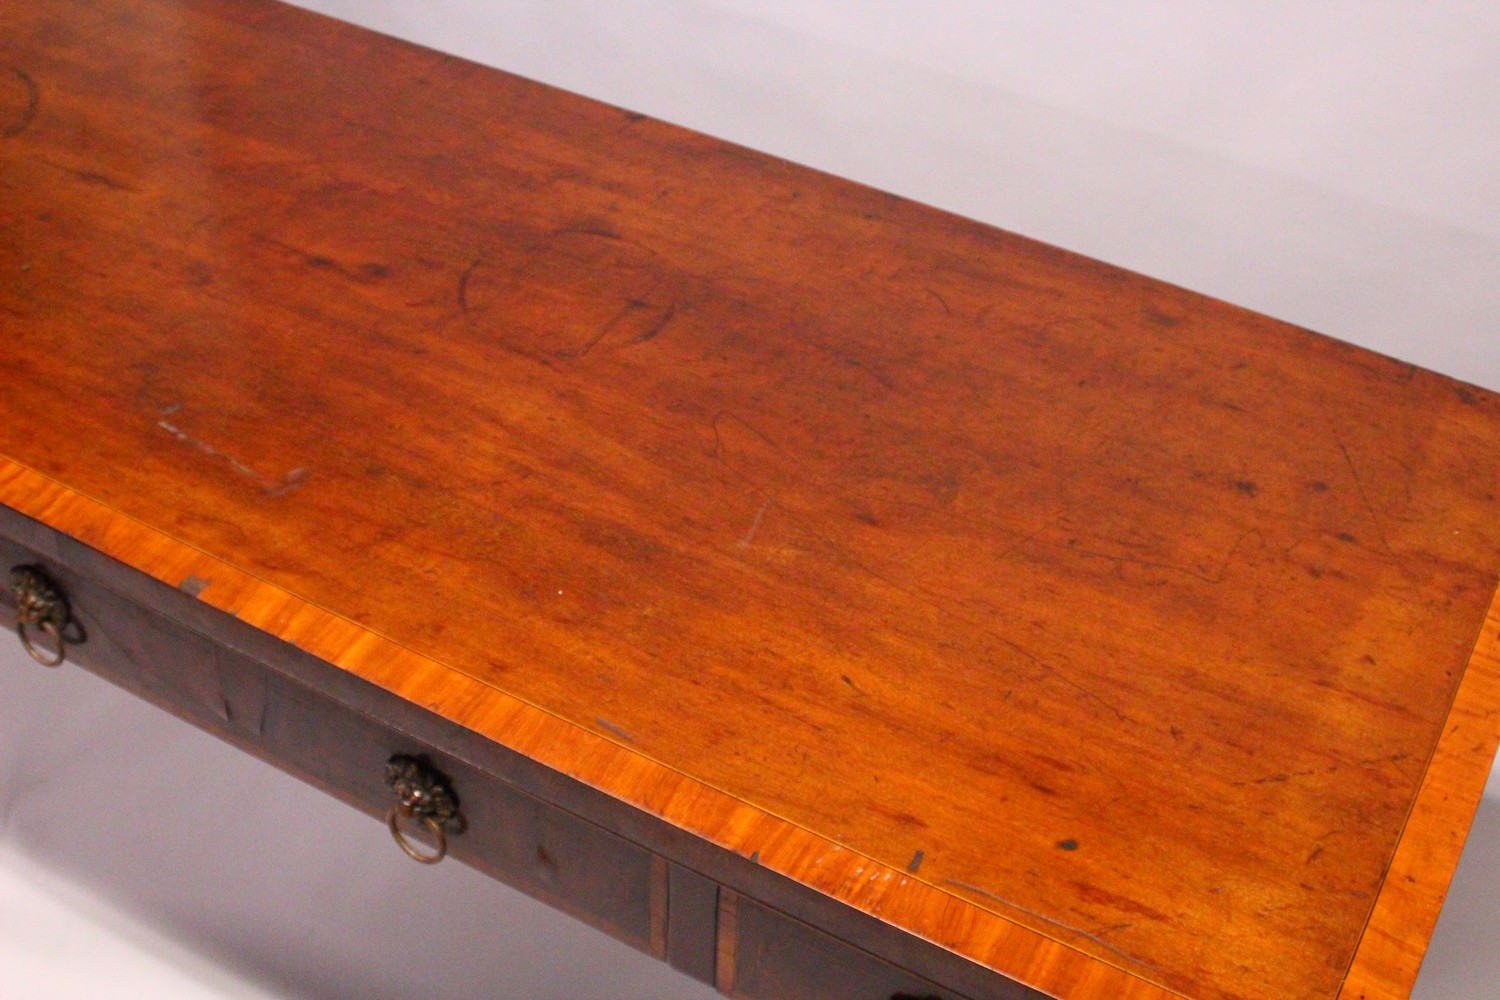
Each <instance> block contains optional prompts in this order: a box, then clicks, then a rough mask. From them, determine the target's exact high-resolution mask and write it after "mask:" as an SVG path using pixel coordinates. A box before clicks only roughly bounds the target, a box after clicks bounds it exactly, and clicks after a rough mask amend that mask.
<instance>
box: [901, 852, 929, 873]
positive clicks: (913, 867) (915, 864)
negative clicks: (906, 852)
mask: <svg viewBox="0 0 1500 1000" xmlns="http://www.w3.org/2000/svg"><path fill="white" fill-rule="evenodd" d="M926 857H927V852H926V851H918V852H917V853H916V854H913V855H912V856H911V860H910V861H908V862H907V863H906V870H907V871H909V872H912V873H913V874H915V873H916V871H917V869H918V868H921V867H922V861H923V860H924V859H925V858H926Z"/></svg>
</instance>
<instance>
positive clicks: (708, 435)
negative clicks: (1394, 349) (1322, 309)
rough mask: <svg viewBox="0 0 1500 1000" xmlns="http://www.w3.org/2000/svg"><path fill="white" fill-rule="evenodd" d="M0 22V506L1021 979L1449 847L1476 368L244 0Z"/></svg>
mask: <svg viewBox="0 0 1500 1000" xmlns="http://www.w3.org/2000/svg"><path fill="white" fill-rule="evenodd" d="M3 67H9V71H10V76H9V77H8V78H7V79H8V82H7V84H6V86H5V87H4V88H3V89H0V122H9V123H10V124H9V125H5V126H3V136H0V212H4V213H6V214H5V217H4V219H3V220H0V221H3V225H0V232H3V233H4V236H3V237H0V323H3V324H4V325H3V332H4V334H5V335H4V336H3V337H0V361H3V368H0V387H3V389H0V391H3V397H0V398H3V404H4V408H5V409H4V416H5V419H4V420H3V421H0V454H3V455H5V456H8V457H9V458H10V459H11V460H12V461H11V462H9V463H8V464H7V465H6V470H7V471H6V473H5V477H4V482H5V489H4V495H5V498H6V499H5V502H6V503H8V504H10V505H11V506H13V507H15V508H16V509H18V510H23V511H25V512H27V513H29V514H32V516H35V517H38V518H39V519H40V520H43V521H44V522H46V523H47V524H49V525H51V526H53V527H56V528H58V529H59V530H63V531H65V532H67V533H69V534H73V535H75V536H76V537H80V538H83V539H84V540H86V541H88V543H89V544H92V545H96V546H98V547H100V548H101V549H104V550H105V551H107V552H110V553H111V554H112V555H114V556H115V557H116V558H119V559H121V560H122V561H124V562H126V563H128V564H129V565H132V566H135V567H137V568H140V569H142V570H144V571H145V572H148V573H150V574H151V575H153V576H156V577H157V578H158V579H162V580H165V581H167V582H169V583H172V584H174V585H176V584H178V583H180V582H182V580H184V579H186V578H187V575H188V574H189V573H193V574H195V575H196V576H197V578H198V579H199V580H206V581H209V583H208V584H207V586H206V588H205V589H204V590H203V591H202V593H201V595H200V596H201V599H202V600H204V601H205V602H207V603H209V604H212V605H213V606H215V607H219V608H221V609H223V610H225V611H228V612H230V613H234V614H238V615H240V616H241V617H242V618H244V619H245V620H247V621H251V622H253V623H254V624H256V626H257V627H260V628H262V629H264V630H266V631H268V632H270V633H272V634H274V635H277V636H280V637H282V638H286V639H288V640H289V641H292V642H294V643H296V644H297V645H299V646H301V647H302V648H304V649H307V650H309V651H311V652H314V653H315V654H316V655H318V656H320V657H322V658H324V659H327V660H328V661H329V662H332V663H336V664H339V665H341V666H344V667H346V668H347V669H350V670H352V671H354V672H356V673H358V674H360V675H361V676H364V677H366V678H368V679H370V680H372V681H374V682H376V683H378V684H380V685H382V686H384V687H386V688H388V689H389V690H392V691H395V692H397V693H399V694H401V695H402V696H404V697H407V698H409V699H410V700H413V701H415V702H416V703H418V704H422V705H427V706H430V707H432V708H433V709H434V710H435V711H437V712H439V713H440V714H442V715H444V716H445V717H447V718H449V719H452V720H453V721H456V722H458V723H460V724H461V725H464V726H466V727H469V728H471V729H473V730H475V731H476V732H481V733H484V734H486V735H490V736H492V737H493V738H495V739H497V740H498V741H500V742H503V743H504V744H505V745H507V746H512V747H515V748H517V749H519V750H521V751H522V752H524V753H527V754H528V755H530V756H533V757H534V758H535V759H537V760H541V761H543V762H545V763H547V764H549V766H554V767H556V768H558V769H559V770H561V771H563V772H564V773H567V774H569V775H573V776H576V777H579V778H580V779H582V780H585V781H587V782H588V783H590V784H592V785H594V786H595V787H599V788H601V789H604V790H606V791H608V792H610V793H611V794H614V795H616V796H618V797H620V798H622V799H624V800H625V801H628V802H631V803H634V804H636V805H638V806H640V807H641V808H643V809H646V810H647V811H649V812H652V813H654V814H656V815H661V816H664V817H668V818H669V819H670V821H671V822H673V823H676V824H678V825H680V826H682V827H683V828H684V829H688V830H691V831H692V832H694V833H696V834H698V835H699V836H703V837H705V838H706V839H708V840H710V841H712V842H713V843H716V844H719V845H721V846H724V847H725V848H727V849H730V850H736V851H740V852H742V853H743V854H745V855H746V856H750V855H752V854H753V855H755V856H757V857H758V858H759V860H760V861H761V863H763V864H766V865H768V866H770V867H772V868H774V870H776V871H779V872H782V873H784V874H787V875H789V876H790V877H792V878H795V879H797V880H799V881H801V882H804V883H805V884H808V885H811V886H814V887H815V888H818V889H819V890H820V891H823V892H826V893H828V894H829V895H831V896H834V897H835V898H838V899H842V900H845V901H846V902H849V903H850V904H851V905H854V906H856V907H858V908H860V909H862V910H864V911H866V912H869V913H872V914H875V915H877V916H879V917H880V918H881V919H883V920H886V921H889V922H891V923H893V924H895V925H897V926H900V927H903V928H906V929H909V930H911V931H912V932H913V933H916V934H918V935H920V936H922V937H925V938H927V939H929V940H932V941H935V942H937V943H939V944H942V945H943V946H945V947H949V948H951V949H953V950H955V951H956V952H958V953H960V954H963V955H966V956H968V957H971V958H974V959H975V960H976V961H979V962H981V963H982V964H985V965H987V966H988V967H990V968H994V969H996V970H999V971H1001V972H1004V973H1005V974H1007V975H1011V976H1013V977H1014V978H1017V979H1018V980H1020V981H1022V982H1026V983H1028V984H1031V985H1034V986H1037V987H1038V988H1040V989H1044V990H1046V991H1048V992H1052V993H1054V994H1056V995H1061V996H1088V995H1105V996H1135V995H1141V996H1145V995H1152V991H1157V994H1156V995H1165V992H1163V991H1166V992H1176V993H1180V994H1182V995H1186V996H1193V997H1204V998H1234V997H1246V998H1251V997H1257V998H1258V997H1277V998H1293V997H1323V998H1326V997H1331V996H1334V995H1335V994H1336V993H1337V992H1338V990H1339V988H1340V984H1341V983H1342V982H1343V980H1344V976H1345V973H1346V972H1347V971H1348V970H1349V968H1350V963H1351V961H1353V960H1354V958H1355V955H1356V949H1357V948H1358V947H1359V945H1360V941H1361V935H1362V933H1363V932H1364V928H1365V927H1366V925H1367V923H1368V922H1370V921H1371V919H1372V912H1373V913H1374V915H1375V916H1374V923H1371V924H1370V926H1371V927H1372V928H1376V929H1378V928H1380V927H1381V926H1383V924H1382V921H1385V920H1395V921H1397V922H1398V923H1399V922H1400V921H1401V920H1403V919H1405V918H1404V916H1403V915H1402V914H1403V913H1404V912H1405V911H1402V910H1400V908H1399V907H1398V908H1397V909H1396V910H1395V911H1393V912H1392V913H1391V914H1390V915H1389V916H1383V915H1382V914H1385V912H1386V910H1385V908H1384V907H1385V903H1384V900H1383V898H1382V901H1381V904H1380V905H1377V897H1378V896H1380V895H1381V893H1382V892H1383V891H1385V889H1388V888H1389V887H1390V886H1389V880H1387V879H1386V872H1387V870H1388V869H1390V868H1391V866H1392V864H1393V858H1394V859H1397V863H1408V864H1412V865H1418V866H1423V865H1426V866H1428V867H1426V868H1425V869H1424V871H1423V872H1422V880H1423V881H1424V882H1430V883H1432V884H1434V885H1435V884H1437V883H1444V884H1445V883H1446V879H1447V877H1448V875H1449V874H1450V873H1451V865H1447V869H1446V870H1444V865H1445V864H1446V861H1445V859H1446V857H1447V849H1446V848H1445V849H1442V850H1436V849H1435V850H1434V852H1433V853H1431V854H1424V853H1422V852H1423V851H1424V850H1426V849H1425V848H1422V847H1420V846H1416V839H1431V838H1439V839H1441V838H1445V837H1448V836H1450V834H1451V830H1452V828H1451V826H1449V825H1448V824H1450V823H1451V822H1452V821H1454V820H1455V819H1456V811H1458V810H1457V807H1455V809H1454V810H1449V811H1442V810H1438V813H1437V814H1435V815H1433V817H1432V818H1431V819H1422V817H1424V816H1426V815H1427V813H1426V811H1424V810H1425V809H1428V808H1433V807H1423V808H1421V809H1419V810H1418V812H1416V813H1413V803H1414V801H1418V792H1419V789H1421V788H1423V787H1426V786H1424V785H1423V781H1424V775H1427V774H1428V766H1427V765H1428V761H1429V759H1431V758H1432V756H1433V753H1434V749H1435V748H1437V747H1438V746H1439V738H1440V736H1441V735H1442V734H1443V733H1444V732H1445V723H1446V720H1447V719H1448V715H1449V710H1450V707H1451V706H1452V704H1453V698H1454V692H1455V690H1456V686H1457V684H1458V680H1459V677H1460V675H1461V673H1462V672H1463V669H1464V666H1465V663H1466V661H1467V660H1468V657H1469V655H1470V652H1471V650H1472V649H1473V645H1474V636H1475V634H1476V630H1477V627H1478V624H1479V623H1480V622H1481V621H1482V620H1483V617H1484V615H1485V612H1486V609H1487V607H1488V604H1489V601H1490V598H1491V596H1492V595H1493V593H1494V591H1495V584H1496V571H1497V565H1500V560H1497V558H1496V557H1497V552H1500V518H1496V517H1495V513H1496V506H1497V505H1496V500H1495V495H1494V488H1495V486H1494V484H1495V483H1496V482H1497V481H1500V417H1497V412H1500V403H1497V400H1496V397H1495V396H1494V395H1492V394H1490V393H1487V392H1485V391H1483V390H1480V389H1476V388H1473V387H1469V386H1464V385H1461V384H1459V383H1456V382H1453V381H1451V380H1448V379H1444V378H1441V377H1438V376H1435V375H1432V374H1430V373H1427V372H1423V371H1420V370H1417V369H1414V368H1412V367H1411V366H1408V365H1402V364H1399V363H1397V362H1393V361H1390V360H1388V359H1384V358H1380V357H1377V356H1374V355H1372V354H1369V353H1368V352H1364V351H1360V350H1357V349H1354V348H1351V347H1348V346H1347V345H1342V344H1339V343H1337V342H1334V341H1330V340H1327V339H1325V338H1321V337H1318V336H1317V335H1314V334H1311V333H1308V332H1306V331H1302V330H1298V329H1295V328H1291V327H1288V326H1286V325H1284V324H1280V323H1276V322H1274V321H1271V320H1268V319H1265V318H1264V317H1258V316H1255V315H1253V314H1250V313H1247V312H1244V311H1242V310H1238V309H1235V308H1233V307H1230V306H1227V305H1224V304H1222V303H1218V302H1214V301H1212V300H1209V299H1205V298H1203V297H1201V296H1196V295H1193V294H1191V293H1188V292H1185V291H1182V290H1180V289H1175V288H1171V287H1169V286H1165V285H1162V284H1160V283H1156V282H1152V281H1150V280H1148V279H1145V278H1141V277H1139V276H1135V275H1131V274H1127V273H1125V272H1121V271H1119V270H1116V269H1113V268H1110V267H1107V266H1105V265H1102V264H1098V263H1096V262H1092V261H1087V260H1083V259H1081V258H1078V257H1075V256H1072V255H1069V254H1066V253H1063V252H1061V251H1058V250H1055V249H1052V248H1048V247H1045V246H1042V245H1039V244H1036V243H1033V242H1030V241H1027V240H1024V239H1021V238H1019V237H1015V236H1011V235H1009V234H1005V233H1000V232H998V231H996V230H993V229H990V228H988V227H985V226H982V225H979V224H977V223H973V222H969V221H966V220H962V219H958V218H955V217H953V216H950V215H946V214H944V213H941V212H937V211H935V210H932V209H929V208H925V207H923V206H919V205H914V204H911V203H909V202H905V201H902V200H900V199H897V198H893V197H891V196H888V195H884V194H881V193H878V192H874V191H870V190H868V189H865V188H862V187H859V186H857V185H852V184H848V183H846V182H842V181H838V180H836V179H833V178H829V177H827V176H824V175H820V174H817V173H815V172H812V171H808V170H805V169H802V168H799V167H795V166H793V165H790V164H787V163H785V162H783V161H779V160H776V159H774V158H771V157H766V156H762V155H759V154H755V153H752V152H749V151H746V150H743V149H740V148H737V147H733V146H730V145H727V144H724V143H721V142H717V141H715V140H712V139H708V138H706V137H703V136H700V135H696V134H693V133H690V132H687V131H684V130H681V129H677V128H674V127H671V126H668V125H665V124H662V123H659V122H654V121H651V120H649V119H645V118H643V117H642V116H639V115H635V114H631V113H628V112H622V111H620V110H619V109H615V108H610V107H607V106H604V105H600V104H597V103H594V102H590V101H586V100H583V99H581V98H577V97H573V96H570V95H565V94H560V93H558V92H556V91H554V90H550V89H549V88H545V87H542V86H539V85H536V84H532V83H529V82H527V81H523V80H520V79H517V78H515V77H511V76H508V75H505V74H502V73H497V72H494V71H490V70H485V69H482V68H479V67H476V66H473V65H471V64H468V63H464V62H462V61H460V60H456V59H452V58H449V57H446V56H441V55H438V54H436V53H432V52H429V51H426V50H422V49H419V48H416V47H414V46H409V45H405V44H403V43H399V42H395V41H392V40H390V39H384V38H380V37H378V36H374V35H371V34H369V33H365V32H361V31H357V30H354V29H350V28H347V27H345V26H340V25H338V24H336V23H334V22H331V21H328V20H326V19H323V18H319V17H316V16H314V15H310V14H306V13H303V12H299V11H296V10H293V9H291V8H287V7H283V6H280V5H277V4H272V3H254V2H234V0H207V2H194V3H183V2H175V0H132V2H126V0H111V2H104V3H94V4H84V3H74V2H66V0H48V2H43V3H35V4H28V5H24V6H15V5H12V7H9V8H7V9H6V10H5V11H4V12H3V13H0V68H3ZM372 93H378V94H380V95H381V97H380V100H378V101H372V100H370V99H369V95H371V94H372ZM38 511H40V512H39V513H38ZM1487 694H1488V693H1487V692H1483V691H1481V693H1479V694H1477V695H1475V696H1474V697H1476V698H1478V699H1480V706H1479V707H1481V708H1482V707H1483V699H1484V698H1485V697H1487ZM1446 760H1448V758H1447V757H1446V756H1444V757H1440V758H1439V761H1440V763H1441V762H1442V761H1446ZM1481 763H1482V762H1480V761H1479V760H1478V755H1472V756H1468V757H1465V758H1464V759H1463V760H1462V761H1457V762H1455V763H1452V764H1451V765H1450V764H1442V766H1441V767H1440V768H1439V771H1438V772H1437V773H1438V774H1440V775H1441V774H1442V773H1443V772H1444V770H1446V769H1450V768H1451V769H1452V770H1454V771H1455V772H1460V773H1461V774H1460V777H1461V779H1462V781H1464V782H1469V783H1470V784H1471V783H1472V779H1473V776H1474V775H1475V774H1478V773H1479V772H1480V770H1482V767H1481ZM1432 780H1433V781H1437V780H1438V779H1432ZM1444 780H1447V779H1444ZM1424 801H1425V800H1424ZM1419 806H1420V802H1419ZM1409 815H1411V816H1413V820H1414V822H1416V821H1417V820H1421V822H1417V823H1416V825H1415V826H1414V827H1412V828H1411V831H1412V832H1411V836H1412V837H1413V838H1416V839H1414V840H1412V841H1410V842H1408V841H1405V840H1403V839H1402V837H1403V831H1404V830H1407V829H1408V825H1407V821H1408V816H1409ZM1398 847H1399V848H1400V851H1401V852H1404V853H1398ZM1403 858H1406V859H1407V860H1406V861H1405V862H1402V861H1401V859H1403ZM1393 898H1394V897H1393ZM1426 908H1428V907H1427V904H1426V903H1423V904H1422V905H1421V906H1419V907H1418V910H1421V911H1422V912H1426ZM1423 919H1425V918H1423ZM1390 933H1398V931H1396V930H1394V929H1393V930H1391V931H1390ZM1360 954H1361V956H1362V957H1363V955H1364V954H1365V953H1364V952H1360ZM1372 961H1373V959H1372ZM1410 965H1411V963H1410V962H1405V963H1396V964H1395V965H1392V967H1391V970H1390V972H1389V974H1388V976H1387V979H1388V981H1389V983H1391V984H1392V985H1391V988H1392V989H1393V990H1399V989H1401V988H1402V987H1401V985H1400V983H1401V981H1402V980H1403V979H1404V978H1405V977H1406V976H1407V975H1408V973H1409V972H1411V971H1413V970H1412V968H1410ZM1374 967H1375V966H1374V965H1371V966H1370V968H1374ZM1351 981H1352V980H1351ZM1090 991H1093V992H1090ZM1132 991H1135V992H1132ZM1140 991H1144V992H1140Z"/></svg>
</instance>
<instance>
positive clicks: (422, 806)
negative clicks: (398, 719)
mask: <svg viewBox="0 0 1500 1000" xmlns="http://www.w3.org/2000/svg"><path fill="white" fill-rule="evenodd" d="M385 783H386V787H388V788H389V789H390V790H391V791H392V792H394V793H395V795H396V802H395V804H394V805H392V806H391V808H390V810H389V811H388V812H387V813H386V814H385V825H386V826H387V827H389V828H390V831H391V836H392V837H393V838H395V841H396V844H397V845H398V846H399V847H400V848H401V850H402V851H403V852H405V854H406V856H407V857H409V858H411V859H412V860H413V861H419V862H421V863H422V864H424V865H435V864H437V863H438V862H439V861H441V860H443V858H445V857H447V856H448V835H449V834H453V835H457V834H460V833H463V832H464V827H465V825H466V824H465V822H464V817H463V814H462V813H461V812H459V811H458V796H456V795H454V794H453V789H452V787H451V786H450V785H449V783H448V779H447V778H446V777H444V776H443V775H442V774H441V773H439V772H438V771H437V770H436V769H435V768H434V767H433V766H432V765H431V764H429V763H428V762H427V761H426V759H424V758H420V757H411V756H408V755H406V754H397V755H396V756H394V757H392V758H391V759H390V760H389V761H387V762H386V765H385ZM414 819H415V820H420V821H421V823H422V825H423V826H425V827H426V828H427V832H428V833H430V834H432V836H433V838H434V839H435V840H436V841H437V846H436V847H435V848H434V849H433V850H432V851H430V852H429V851H424V850H422V849H421V848H419V847H417V846H416V845H414V844H413V843H412V841H411V838H409V837H408V836H407V835H406V832H405V830H403V829H402V824H403V822H405V821H409V820H414Z"/></svg>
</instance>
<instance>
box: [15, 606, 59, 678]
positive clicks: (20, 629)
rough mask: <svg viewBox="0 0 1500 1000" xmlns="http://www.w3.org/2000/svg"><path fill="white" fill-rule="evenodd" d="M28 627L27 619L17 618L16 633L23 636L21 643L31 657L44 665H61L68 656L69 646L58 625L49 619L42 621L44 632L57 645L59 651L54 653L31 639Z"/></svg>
mask: <svg viewBox="0 0 1500 1000" xmlns="http://www.w3.org/2000/svg"><path fill="white" fill-rule="evenodd" d="M27 627H28V626H27V622H26V619H24V618H18V619H16V634H17V635H19V636H20V637H21V645H22V646H23V647H24V648H25V650H26V652H28V653H30V654H31V658H32V659H33V660H35V661H36V662H38V663H40V664H41V665H42V666H44V667H56V666H61V665H62V661H63V660H64V659H66V658H67V655H68V646H67V643H66V642H64V641H63V637H62V632H60V631H59V630H58V628H57V626H56V625H54V624H52V623H51V622H49V621H43V622H42V623H41V628H42V633H43V634H44V635H48V636H51V637H52V644H53V645H54V646H56V647H57V651H56V652H52V653H49V652H47V650H45V649H43V648H42V647H41V646H38V645H37V644H36V643H34V642H32V641H31V634H30V633H29V632H28V631H27Z"/></svg>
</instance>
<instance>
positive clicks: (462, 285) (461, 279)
mask: <svg viewBox="0 0 1500 1000" xmlns="http://www.w3.org/2000/svg"><path fill="white" fill-rule="evenodd" d="M481 260H482V258H480V257H475V258H474V259H473V260H471V261H469V266H468V267H466V268H464V269H463V272H462V273H461V274H459V276H458V311H459V312H461V313H464V314H465V315H467V314H468V312H469V280H470V279H471V278H473V277H474V271H475V269H476V268H478V267H479V264H480V262H481Z"/></svg>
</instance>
